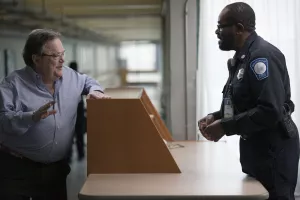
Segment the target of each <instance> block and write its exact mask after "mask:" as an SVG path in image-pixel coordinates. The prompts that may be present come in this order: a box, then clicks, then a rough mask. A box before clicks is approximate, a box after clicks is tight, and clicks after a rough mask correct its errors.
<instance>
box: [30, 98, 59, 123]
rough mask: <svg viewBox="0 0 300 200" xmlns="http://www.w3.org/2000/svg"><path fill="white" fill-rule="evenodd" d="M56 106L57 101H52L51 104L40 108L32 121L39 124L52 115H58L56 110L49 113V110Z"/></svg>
mask: <svg viewBox="0 0 300 200" xmlns="http://www.w3.org/2000/svg"><path fill="white" fill-rule="evenodd" d="M54 104H55V101H51V102H49V103H47V104H45V105H43V106H42V107H40V108H39V109H38V110H37V111H34V112H33V115H32V120H33V121H34V122H38V121H40V120H41V119H45V118H47V117H48V116H50V115H54V114H55V113H56V110H51V111H48V109H49V108H50V107H51V106H53V105H54Z"/></svg>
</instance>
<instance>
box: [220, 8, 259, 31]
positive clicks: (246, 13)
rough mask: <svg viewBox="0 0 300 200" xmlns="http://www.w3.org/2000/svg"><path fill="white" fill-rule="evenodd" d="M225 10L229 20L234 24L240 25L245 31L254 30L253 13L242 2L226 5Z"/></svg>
mask: <svg viewBox="0 0 300 200" xmlns="http://www.w3.org/2000/svg"><path fill="white" fill-rule="evenodd" d="M225 8H227V9H228V10H229V18H230V20H232V21H233V22H235V23H241V24H243V26H244V27H245V30H246V31H249V32H252V31H254V30H255V13H254V10H253V9H252V8H251V6H249V5H248V4H246V3H244V2H236V3H232V4H229V5H227V6H226V7H225Z"/></svg>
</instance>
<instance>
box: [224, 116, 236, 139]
mask: <svg viewBox="0 0 300 200" xmlns="http://www.w3.org/2000/svg"><path fill="white" fill-rule="evenodd" d="M221 125H222V128H223V130H224V132H225V134H226V135H227V136H230V135H236V134H237V132H238V131H237V130H236V123H235V119H234V118H233V117H230V118H223V119H221Z"/></svg>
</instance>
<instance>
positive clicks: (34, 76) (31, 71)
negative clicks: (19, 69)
mask: <svg viewBox="0 0 300 200" xmlns="http://www.w3.org/2000/svg"><path fill="white" fill-rule="evenodd" d="M63 70H64V69H63ZM26 71H27V73H28V74H29V76H30V78H31V79H32V80H33V81H34V82H42V77H41V75H39V74H38V73H36V71H34V69H33V68H32V67H30V66H26ZM59 80H62V77H60V78H59V79H57V80H56V81H55V82H57V81H59Z"/></svg>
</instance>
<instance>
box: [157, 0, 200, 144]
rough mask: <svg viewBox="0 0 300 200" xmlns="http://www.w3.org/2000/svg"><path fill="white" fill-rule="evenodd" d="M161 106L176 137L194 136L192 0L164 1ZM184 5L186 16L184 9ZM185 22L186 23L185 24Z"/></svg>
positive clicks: (193, 20) (194, 23)
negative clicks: (165, 9) (165, 8)
mask: <svg viewBox="0 0 300 200" xmlns="http://www.w3.org/2000/svg"><path fill="white" fill-rule="evenodd" d="M166 2H167V13H166V17H165V21H164V23H165V28H166V29H165V33H164V34H165V35H164V40H165V41H164V44H165V45H167V46H166V47H165V52H164V53H165V59H166V60H165V66H164V74H163V76H164V91H163V101H164V102H163V107H164V110H165V111H166V112H167V113H166V117H167V118H168V119H167V120H166V121H167V122H168V127H169V128H170V129H171V133H172V136H173V138H174V139H176V140H195V139H196V72H197V71H196V68H197V55H196V51H197V45H196V44H197V37H196V33H197V24H196V21H197V20H196V19H197V14H196V13H197V7H196V0H188V1H183V0H168V1H166ZM186 8H187V10H186V11H187V16H186V15H185V9H186ZM185 24H186V26H185Z"/></svg>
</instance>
